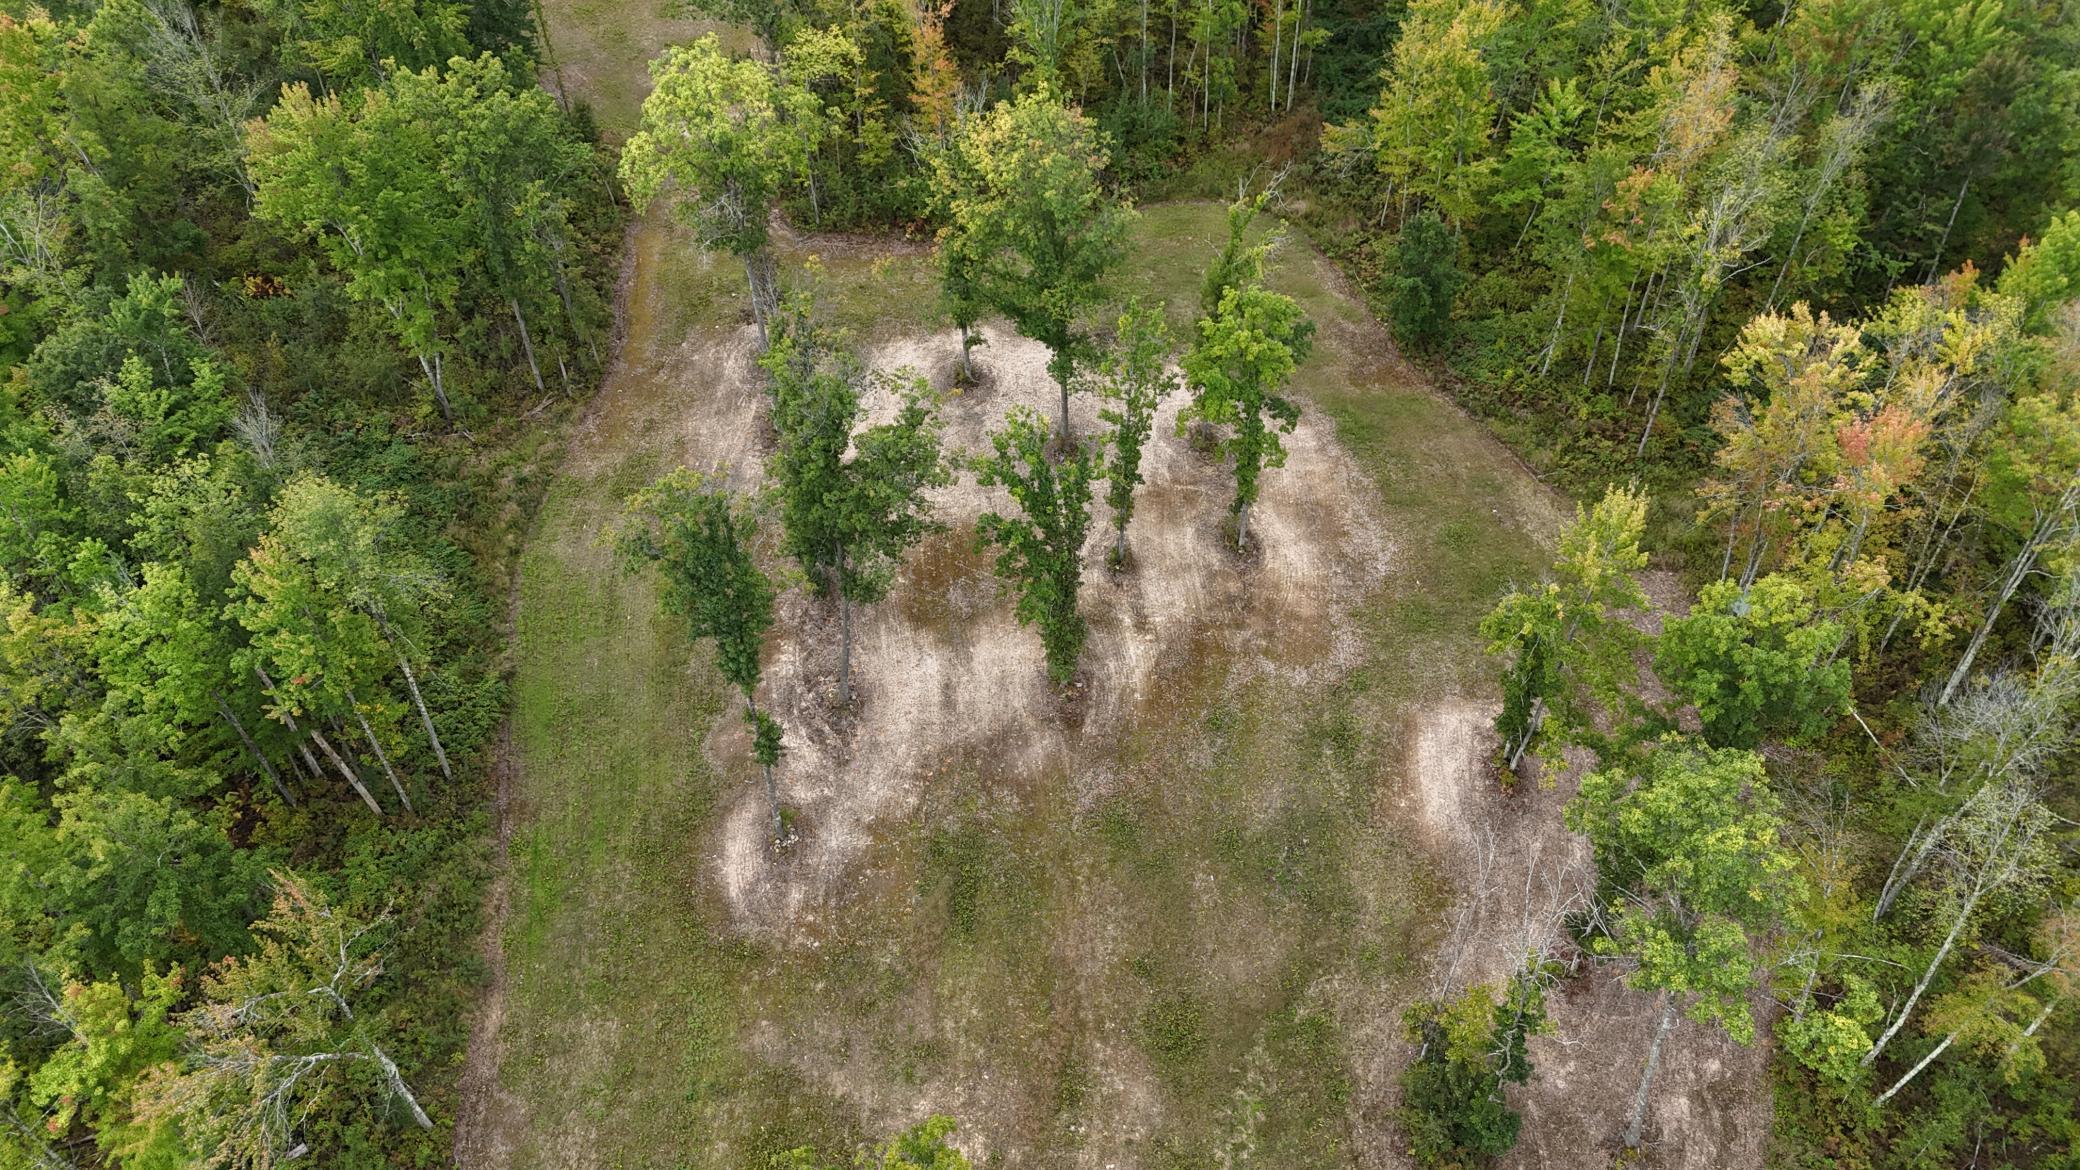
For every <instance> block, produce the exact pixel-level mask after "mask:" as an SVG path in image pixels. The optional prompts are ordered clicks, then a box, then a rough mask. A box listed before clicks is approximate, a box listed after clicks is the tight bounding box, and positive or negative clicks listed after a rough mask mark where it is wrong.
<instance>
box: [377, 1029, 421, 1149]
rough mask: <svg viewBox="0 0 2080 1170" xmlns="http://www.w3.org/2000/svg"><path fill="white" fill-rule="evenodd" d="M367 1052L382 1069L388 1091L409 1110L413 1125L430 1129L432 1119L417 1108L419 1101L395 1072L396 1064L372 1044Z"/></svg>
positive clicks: (400, 1075) (402, 1078) (401, 1076)
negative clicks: (388, 1087)
mask: <svg viewBox="0 0 2080 1170" xmlns="http://www.w3.org/2000/svg"><path fill="white" fill-rule="evenodd" d="M368 1050H369V1051H370V1052H371V1053H373V1054H374V1055H375V1059H376V1064H377V1065H378V1066H379V1067H381V1068H382V1070H383V1080H384V1082H385V1083H386V1084H388V1085H389V1086H390V1091H391V1092H392V1093H394V1094H396V1095H397V1098H398V1100H400V1101H403V1102H404V1104H405V1108H407V1109H409V1110H411V1112H412V1122H413V1124H415V1125H417V1126H418V1127H419V1128H420V1129H432V1128H433V1118H431V1117H428V1116H426V1110H424V1109H421V1108H419V1099H418V1098H417V1097H414V1096H413V1095H412V1090H411V1088H410V1087H409V1086H407V1085H406V1084H405V1083H404V1076H403V1074H401V1073H399V1072H398V1071H397V1062H396V1061H394V1060H391V1059H390V1057H389V1056H388V1055H387V1054H385V1053H384V1051H383V1050H382V1049H381V1048H378V1047H376V1046H375V1045H374V1044H370V1045H369V1046H368Z"/></svg>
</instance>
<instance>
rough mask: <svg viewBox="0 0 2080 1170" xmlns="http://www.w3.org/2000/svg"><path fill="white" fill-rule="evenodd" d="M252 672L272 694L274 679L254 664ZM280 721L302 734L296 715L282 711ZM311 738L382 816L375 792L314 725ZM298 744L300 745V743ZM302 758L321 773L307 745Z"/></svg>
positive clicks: (355, 789)
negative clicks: (371, 790)
mask: <svg viewBox="0 0 2080 1170" xmlns="http://www.w3.org/2000/svg"><path fill="white" fill-rule="evenodd" d="M253 673H254V674H255V675H258V676H259V678H260V685H261V686H264V687H266V688H267V693H268V694H273V693H274V680H273V679H271V678H269V677H267V672H266V671H265V670H262V669H261V668H259V667H258V666H255V667H254V668H253ZM282 722H283V723H285V724H287V725H288V728H289V730H290V731H291V732H294V733H296V734H298V735H301V734H302V729H301V728H299V727H297V726H296V716H294V715H291V714H289V712H288V711H287V710H284V711H283V712H282ZM311 738H312V739H313V740H316V741H317V744H318V747H319V749H320V750H322V751H323V752H324V753H325V757H326V758H327V759H329V760H331V761H332V764H333V766H334V767H336V768H338V769H339V774H340V778H341V779H343V780H345V781H346V782H347V783H348V784H349V785H351V786H352V787H353V789H354V791H355V792H356V793H357V794H359V795H360V797H361V802H362V803H363V804H366V805H367V806H368V808H369V811H370V812H373V813H374V814H376V815H377V816H378V817H380V816H382V815H383V806H382V805H380V804H377V803H376V798H375V794H374V793H371V792H370V791H369V790H368V785H366V784H363V783H362V782H361V774H360V773H359V772H356V771H355V770H354V769H352V768H349V767H348V766H347V762H346V761H345V760H343V759H341V758H340V755H339V753H338V752H336V751H334V750H332V741H331V740H328V739H326V738H325V733H324V732H322V731H319V730H318V729H317V728H316V727H312V728H311ZM298 746H299V747H302V745H301V744H299V745H298ZM303 758H304V759H305V760H306V761H308V762H309V763H310V766H311V770H312V771H313V772H318V773H321V774H322V773H323V771H324V769H322V768H319V767H318V761H317V760H315V759H312V758H311V752H310V749H309V748H308V747H303Z"/></svg>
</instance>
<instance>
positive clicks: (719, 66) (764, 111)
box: [621, 33, 819, 348]
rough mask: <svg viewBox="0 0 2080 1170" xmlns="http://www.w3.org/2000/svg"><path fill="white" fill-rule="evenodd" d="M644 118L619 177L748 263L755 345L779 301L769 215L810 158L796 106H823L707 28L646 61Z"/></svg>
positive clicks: (633, 192)
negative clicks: (794, 119)
mask: <svg viewBox="0 0 2080 1170" xmlns="http://www.w3.org/2000/svg"><path fill="white" fill-rule="evenodd" d="M650 76H651V79H652V82H653V84H652V88H651V91H650V96H649V97H647V98H645V99H644V100H643V120H642V125H641V126H640V127H639V128H638V129H637V131H636V132H635V134H634V135H632V136H630V138H629V140H628V142H627V144H626V145H625V146H624V147H623V148H622V151H621V180H622V182H624V183H626V184H627V185H628V191H629V196H630V198H632V199H633V200H634V201H635V205H636V208H637V210H642V209H643V208H646V207H648V206H649V205H650V203H651V202H652V201H654V200H656V199H658V198H660V197H662V196H666V195H670V196H672V197H673V199H674V203H675V206H676V207H677V208H678V211H679V214H680V216H681V218H683V219H684V220H685V221H686V222H687V224H688V226H690V227H692V228H693V229H694V230H695V231H696V232H697V233H699V235H700V238H701V241H702V242H703V243H704V244H706V245H707V246H709V247H713V248H720V249H722V250H723V251H725V252H728V253H730V254H731V255H733V256H736V257H737V258H738V259H740V260H742V261H743V262H744V271H745V275H746V277H747V280H748V282H749V285H750V291H751V311H752V314H753V315H754V316H755V317H756V318H757V320H758V335H759V345H760V347H761V348H763V347H764V345H765V343H766V340H767V323H768V321H769V320H770V319H771V317H772V315H773V312H774V310H775V309H777V308H778V307H779V303H780V289H779V277H778V274H777V272H776V270H775V268H774V263H773V255H772V248H771V246H770V241H769V240H768V238H767V231H766V218H767V216H768V215H770V214H771V212H772V209H773V202H774V200H775V199H776V198H778V196H779V194H780V190H781V188H782V187H783V186H784V185H785V184H786V183H787V182H788V181H789V180H790V179H791V178H793V177H795V176H797V175H799V174H801V173H802V171H803V169H804V168H805V167H807V166H808V161H809V159H808V149H809V143H810V142H813V141H814V139H815V135H814V134H813V133H810V134H807V135H806V136H805V134H804V132H803V131H802V130H801V129H800V128H798V127H796V126H794V125H791V124H790V122H789V115H790V112H797V113H798V112H799V111H802V110H806V109H812V108H819V107H816V106H814V103H813V102H803V101H801V100H800V96H801V95H800V90H799V86H796V85H793V84H790V83H784V82H780V81H777V80H775V78H774V76H773V72H772V70H771V69H769V68H768V67H766V66H765V65H762V64H760V63H759V62H757V61H747V60H732V59H730V58H729V57H726V56H724V55H723V52H722V45H721V42H720V41H718V40H717V39H716V38H715V36H714V35H713V34H712V33H711V34H709V35H708V36H705V37H702V38H701V39H700V40H698V41H695V42H694V43H693V44H691V45H679V46H675V47H674V48H672V49H670V50H668V51H667V52H666V53H665V55H664V56H662V57H659V58H658V59H657V60H655V61H653V62H651V64H650Z"/></svg>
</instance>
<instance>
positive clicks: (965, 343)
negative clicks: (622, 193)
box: [954, 321, 975, 385]
mask: <svg viewBox="0 0 2080 1170" xmlns="http://www.w3.org/2000/svg"><path fill="white" fill-rule="evenodd" d="M954 324H956V325H958V326H960V331H961V384H962V385H973V384H974V382H975V366H974V363H973V362H972V361H971V360H970V359H969V357H968V352H969V351H970V350H972V349H974V348H975V343H974V341H973V340H972V335H971V334H970V333H969V330H968V323H967V322H966V321H956V322H954Z"/></svg>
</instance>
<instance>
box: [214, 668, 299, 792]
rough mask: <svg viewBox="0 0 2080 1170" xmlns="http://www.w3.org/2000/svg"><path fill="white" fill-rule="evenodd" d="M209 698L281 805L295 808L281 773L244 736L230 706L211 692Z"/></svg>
mask: <svg viewBox="0 0 2080 1170" xmlns="http://www.w3.org/2000/svg"><path fill="white" fill-rule="evenodd" d="M209 697H210V698H211V699H212V700H214V701H215V702H216V704H217V710H218V712H219V713H221V714H222V715H223V716H224V722H226V723H229V724H230V725H231V730H233V731H235V732H237V733H238V742H240V743H242V744H244V745H246V751H248V752H250V753H252V756H253V759H254V761H255V762H257V763H258V764H259V765H260V768H261V770H262V771H264V772H266V773H267V778H268V779H269V780H270V781H272V782H273V783H274V790H275V794H276V795H278V796H280V797H281V798H282V803H283V804H286V805H288V806H289V807H291V808H294V807H296V798H295V797H293V796H291V795H289V789H288V788H287V787H286V786H285V785H283V783H282V776H281V773H279V772H277V771H275V770H274V764H273V763H272V762H271V761H269V760H268V758H267V755H266V753H264V752H262V751H261V750H260V745H259V744H256V743H254V742H253V737H252V736H250V735H247V734H246V725H245V724H243V723H240V722H239V721H238V716H237V715H236V714H235V713H233V712H232V710H231V705H230V704H229V703H226V702H225V701H224V696H223V695H220V694H218V693H217V692H215V691H211V692H210V693H209Z"/></svg>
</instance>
